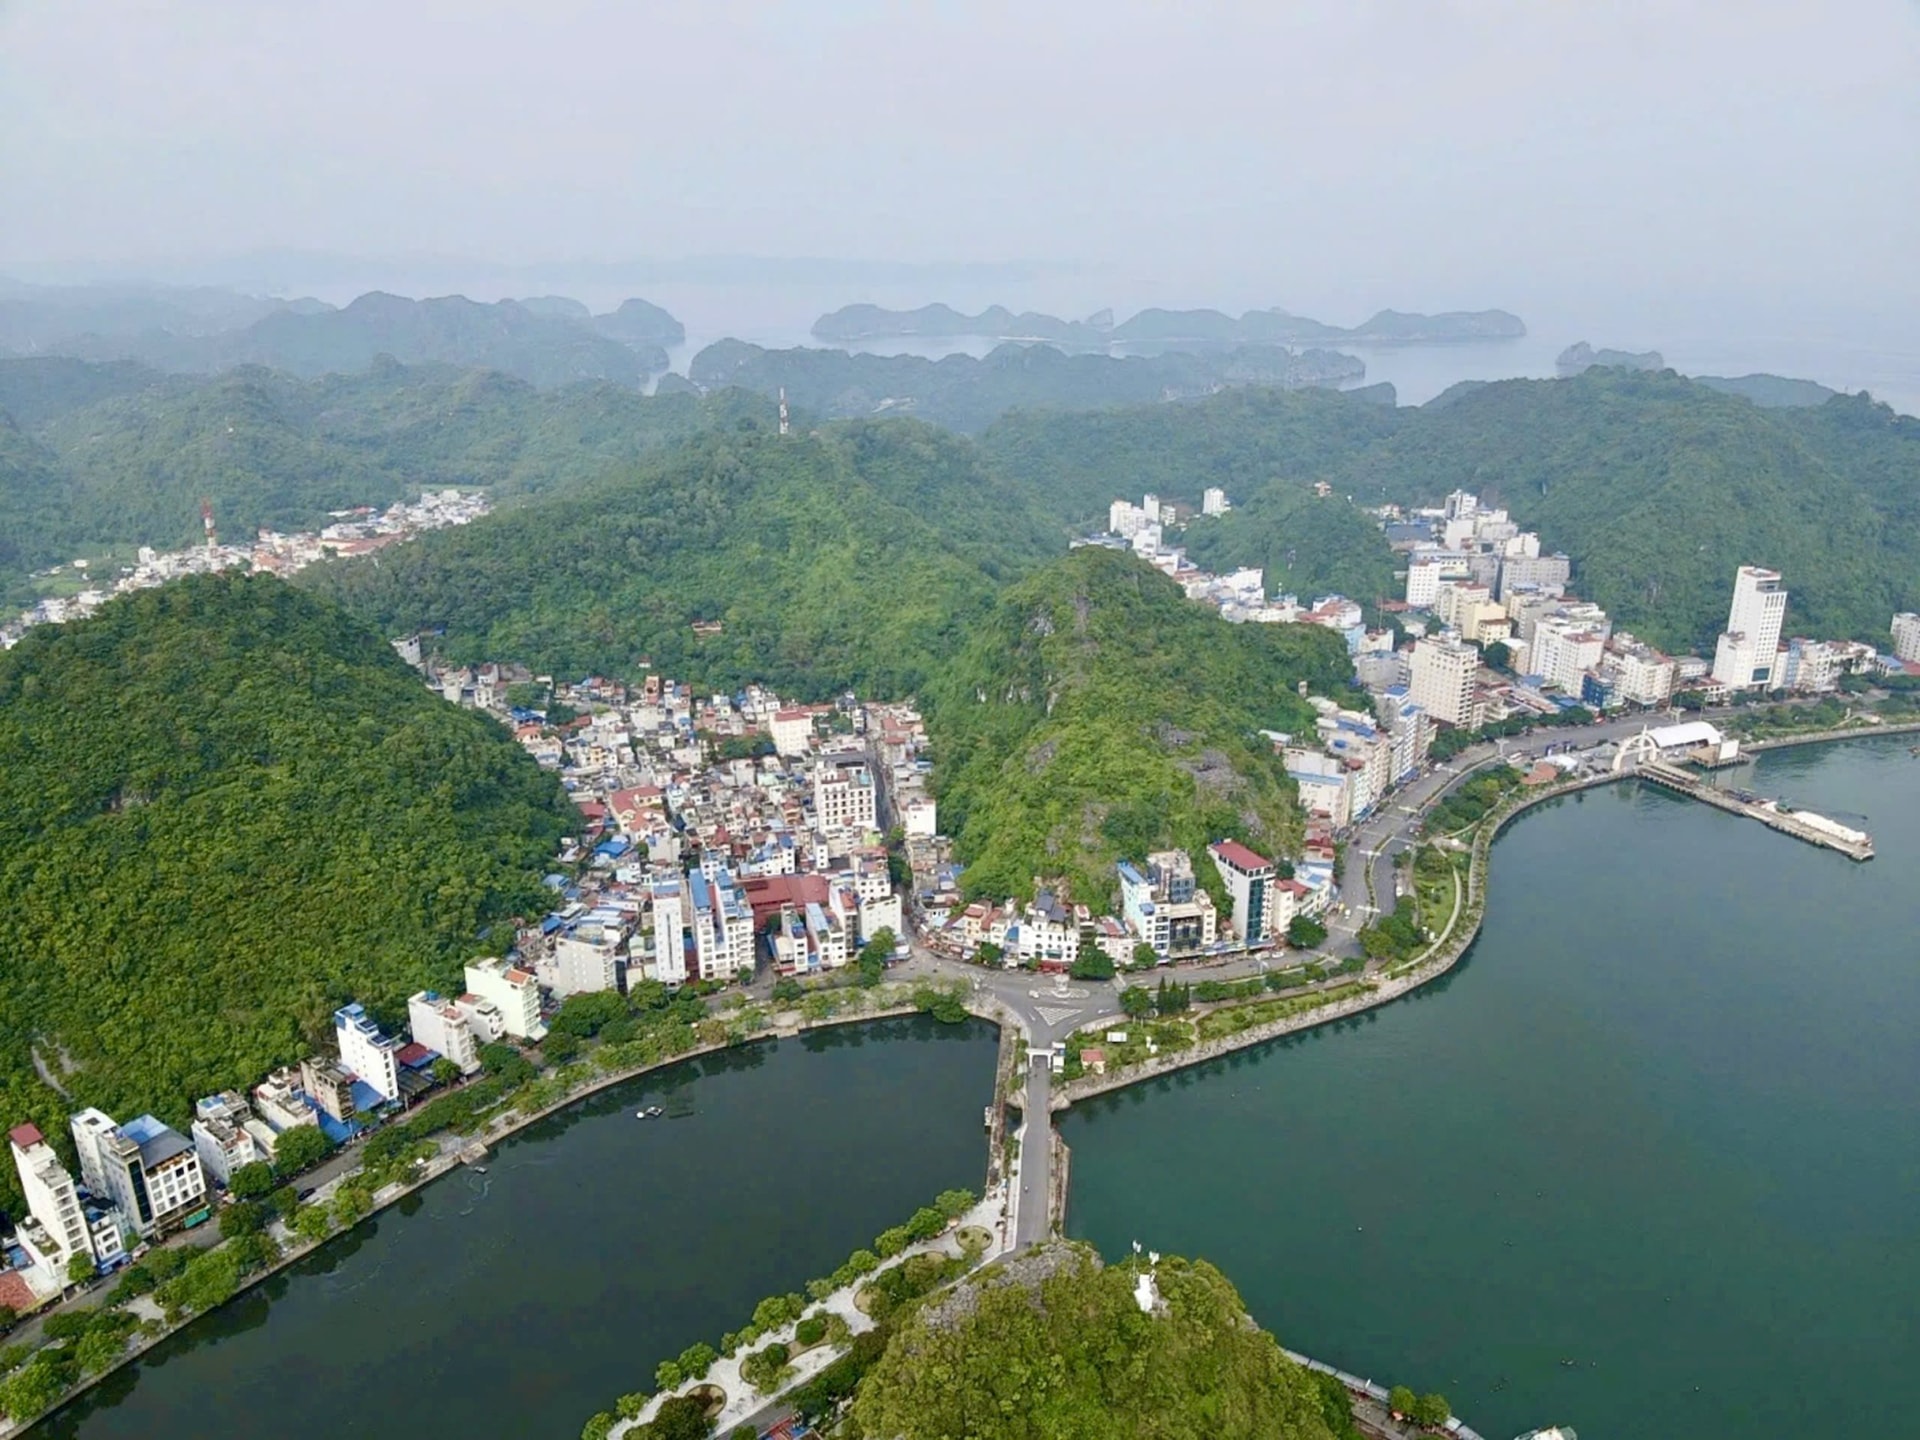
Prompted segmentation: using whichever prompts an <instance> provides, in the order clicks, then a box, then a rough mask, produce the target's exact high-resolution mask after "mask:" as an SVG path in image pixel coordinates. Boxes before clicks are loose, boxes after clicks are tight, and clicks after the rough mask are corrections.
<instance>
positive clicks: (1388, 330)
mask: <svg viewBox="0 0 1920 1440" xmlns="http://www.w3.org/2000/svg"><path fill="white" fill-rule="evenodd" d="M1526 333H1527V327H1526V326H1525V325H1524V324H1523V323H1522V322H1521V320H1520V317H1519V316H1517V315H1510V314H1508V313H1507V312H1506V311H1505V310H1454V311H1449V312H1447V313H1445V314H1440V315H1421V314H1417V313H1408V312H1405V311H1400V310H1382V311H1380V312H1378V313H1377V314H1375V315H1374V316H1373V317H1372V318H1371V319H1369V320H1366V321H1364V322H1363V323H1361V324H1359V325H1355V326H1353V327H1351V328H1347V327H1344V326H1340V325H1327V324H1323V323H1322V322H1321V321H1318V320H1312V319H1309V318H1308V317H1306V316H1304V315H1292V314H1289V313H1288V312H1287V311H1285V310H1280V309H1272V310H1249V311H1247V312H1246V313H1245V314H1244V315H1242V316H1240V317H1239V318H1238V319H1235V318H1234V317H1233V316H1231V315H1228V314H1226V313H1224V312H1223V311H1219V310H1142V311H1141V312H1140V313H1139V314H1137V315H1134V316H1131V317H1129V318H1128V319H1126V320H1123V321H1121V322H1120V323H1119V324H1118V325H1116V324H1114V323H1113V312H1112V311H1111V310H1102V311H1101V312H1100V313H1099V314H1097V315H1092V316H1089V317H1088V318H1087V319H1085V320H1062V319H1060V318H1059V317H1058V316H1055V315H1039V314H1035V313H1033V312H1032V311H1026V312H1023V313H1022V314H1019V315H1016V314H1014V313H1013V312H1012V311H1011V310H1009V309H1007V308H1006V306H1004V305H989V306H988V307H987V308H986V309H984V310H982V311H981V312H980V313H979V314H978V315H967V314H964V313H962V312H961V311H958V310H955V309H954V308H953V307H952V306H950V305H937V304H936V305H923V306H921V307H920V308H919V309H918V310H888V309H885V308H884V307H882V306H879V305H844V306H842V307H841V308H840V309H838V310H835V311H833V312H832V313H831V314H828V315H822V316H821V317H820V318H819V319H818V320H816V321H814V322H813V334H814V335H815V337H816V338H818V339H821V340H827V341H832V342H836V343H840V344H847V343H851V342H855V341H860V340H877V339H891V338H898V337H905V336H931V337H937V338H950V339H958V338H979V339H988V340H1045V341H1049V342H1051V343H1053V344H1057V345H1066V346H1069V347H1077V348H1083V349H1085V348H1105V347H1106V346H1108V345H1141V344H1147V345H1206V346H1214V345H1321V344H1332V343H1338V342H1340V341H1347V342H1350V343H1360V342H1366V343H1370V344H1382V345H1421V344H1450V343H1458V342H1460V341H1464V340H1511V339H1517V338H1518V337H1520V336H1522V335H1525V334H1526Z"/></svg>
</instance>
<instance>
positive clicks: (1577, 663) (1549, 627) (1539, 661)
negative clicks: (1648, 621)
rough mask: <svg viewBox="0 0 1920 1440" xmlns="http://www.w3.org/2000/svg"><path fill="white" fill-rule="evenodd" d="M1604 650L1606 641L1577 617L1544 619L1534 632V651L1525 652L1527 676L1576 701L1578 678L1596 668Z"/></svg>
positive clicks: (1559, 616)
mask: <svg viewBox="0 0 1920 1440" xmlns="http://www.w3.org/2000/svg"><path fill="white" fill-rule="evenodd" d="M1605 648H1606V637H1605V636H1603V635H1600V634H1598V633H1597V632H1595V631H1593V630H1591V629H1589V628H1587V626H1586V624H1585V622H1584V620H1583V619H1581V618H1580V617H1576V616H1571V615H1545V616H1542V617H1541V619H1540V621H1539V623H1538V624H1537V625H1535V626H1534V629H1533V647H1532V649H1531V650H1530V651H1529V652H1528V664H1529V666H1530V667H1531V669H1530V673H1532V674H1535V675H1538V676H1540V677H1541V679H1542V680H1543V681H1544V682H1545V683H1546V684H1547V685H1549V686H1551V687H1553V688H1554V689H1556V690H1559V691H1561V692H1563V693H1564V694H1568V695H1572V696H1574V697H1575V698H1576V699H1577V698H1578V697H1579V695H1580V684H1581V677H1582V676H1584V675H1585V674H1586V673H1587V672H1588V671H1589V670H1597V669H1598V668H1599V666H1600V655H1601V652H1602V651H1603V650H1605Z"/></svg>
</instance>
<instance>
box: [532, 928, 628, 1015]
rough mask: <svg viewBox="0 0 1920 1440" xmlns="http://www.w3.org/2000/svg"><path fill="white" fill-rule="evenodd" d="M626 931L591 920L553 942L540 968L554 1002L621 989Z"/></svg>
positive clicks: (541, 976)
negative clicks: (549, 952)
mask: <svg viewBox="0 0 1920 1440" xmlns="http://www.w3.org/2000/svg"><path fill="white" fill-rule="evenodd" d="M626 939H627V937H626V932H625V931H624V930H622V929H621V928H620V927H619V926H618V925H615V924H609V923H607V922H604V921H593V920H590V921H588V922H586V923H584V924H580V925H576V926H574V927H573V929H572V930H570V931H569V932H568V933H567V934H565V935H562V936H560V937H559V938H558V939H557V940H555V941H554V946H553V953H552V954H551V955H549V956H548V957H547V959H546V962H545V963H544V964H542V965H541V966H540V967H539V973H540V978H541V979H543V980H544V981H545V982H546V985H547V988H548V989H549V990H551V991H552V992H553V996H554V999H556V1000H564V999H566V998H567V996H569V995H583V994H589V993H592V992H595V991H600V990H617V989H619V988H620V971H621V968H622V964H621V962H622V958H623V957H622V951H623V949H624V947H625V945H626Z"/></svg>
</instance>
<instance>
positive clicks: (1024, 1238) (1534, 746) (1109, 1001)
mask: <svg viewBox="0 0 1920 1440" xmlns="http://www.w3.org/2000/svg"><path fill="white" fill-rule="evenodd" d="M1730 713H1732V712H1731V711H1730V710H1717V711H1702V712H1698V713H1695V714H1690V715H1687V716H1685V717H1680V716H1674V715H1634V716H1631V717H1625V718H1621V719H1617V720H1602V721H1600V722H1599V723H1597V724H1594V725H1583V726H1580V727H1578V728H1574V727H1559V728H1547V729H1542V730H1536V731H1534V732H1533V733H1532V734H1530V735H1520V736H1515V737H1513V738H1512V739H1507V740H1500V741H1495V742H1492V743H1489V744H1482V745H1475V746H1471V747H1469V748H1468V749H1466V750H1463V751H1461V752H1460V753H1459V754H1458V755H1456V756H1454V757H1453V758H1452V759H1451V760H1448V761H1447V762H1445V763H1444V764H1441V765H1437V766H1435V767H1434V768H1433V769H1431V770H1428V771H1425V772H1423V773H1421V774H1419V775H1417V776H1415V778H1414V779H1412V780H1410V781H1408V782H1406V783H1405V784H1403V785H1402V786H1401V787H1400V788H1399V789H1397V790H1395V791H1394V792H1393V793H1392V794H1391V795H1389V796H1388V797H1387V803H1386V804H1385V805H1384V806H1382V807H1381V808H1380V809H1379V810H1378V811H1376V812H1375V813H1374V814H1373V815H1371V816H1369V817H1368V818H1367V819H1365V820H1363V821H1362V822H1361V823H1360V824H1359V826H1358V827H1356V828H1355V829H1353V830H1352V831H1350V832H1349V833H1347V834H1346V835H1345V836H1344V837H1342V838H1343V839H1344V842H1345V850H1344V853H1343V854H1342V856H1341V861H1340V868H1339V873H1338V875H1337V877H1336V878H1337V880H1338V884H1339V891H1340V897H1341V899H1340V909H1339V912H1338V913H1336V914H1335V915H1333V916H1332V917H1331V918H1330V919H1329V921H1328V925H1327V944H1326V946H1325V947H1324V948H1325V950H1326V951H1327V952H1328V953H1330V954H1336V955H1350V954H1357V953H1359V949H1360V945H1359V939H1358V934H1359V931H1360V930H1361V929H1362V928H1363V927H1364V926H1365V925H1366V924H1367V922H1368V921H1369V920H1371V919H1372V918H1373V916H1374V915H1375V914H1376V913H1378V912H1380V911H1382V910H1389V911H1390V910H1392V908H1393V905H1394V900H1395V886H1396V883H1397V876H1396V873H1395V869H1394V857H1395V856H1396V855H1398V854H1399V853H1400V852H1402V851H1404V850H1410V849H1412V848H1414V847H1415V846H1416V845H1417V844H1418V843H1419V839H1420V827H1421V824H1422V822H1423V820H1424V817H1425V814H1426V812H1427V810H1429V809H1430V808H1431V807H1432V806H1433V805H1434V804H1435V803H1436V802H1438V801H1439V800H1440V799H1441V798H1443V797H1444V796H1445V795H1446V793H1447V792H1448V791H1449V790H1451V789H1452V788H1453V787H1454V786H1456V785H1458V784H1460V783H1461V782H1462V781H1463V780H1465V779H1466V778H1467V777H1468V776H1469V775H1471V774H1472V773H1473V772H1474V771H1476V770H1478V769H1480V768H1482V767H1483V766H1486V765H1488V764H1491V763H1493V762H1495V761H1498V760H1501V759H1503V758H1505V759H1512V760H1520V761H1526V762H1531V761H1534V760H1538V759H1540V758H1541V757H1542V756H1544V755H1546V754H1547V753H1548V752H1549V751H1551V752H1554V753H1562V752H1566V751H1584V750H1590V749H1592V748H1594V747H1595V746H1599V745H1603V744H1606V743H1608V742H1610V741H1618V740H1623V739H1625V738H1626V737H1628V736H1630V735H1637V734H1639V733H1640V731H1641V730H1643V729H1645V728H1647V727H1649V726H1654V725H1662V724H1673V723H1677V721H1678V720H1680V719H1681V718H1685V719H1690V720H1691V719H1712V718H1714V717H1716V716H1720V715H1726V714H1730ZM910 944H911V948H912V958H911V959H910V960H908V961H907V962H906V964H905V965H904V966H903V967H902V969H903V971H904V972H905V973H907V974H913V973H919V974H923V975H933V976H937V977H939V978H943V979H951V978H954V977H955V976H961V977H964V978H966V979H967V980H968V981H969V983H970V984H971V985H972V986H973V990H974V994H975V996H976V998H988V997H990V998H992V999H993V1000H997V1001H998V1002H1000V1004H1001V1006H1002V1007H1004V1008H1005V1009H1006V1010H1007V1011H1010V1012H1011V1013H1012V1015H1013V1017H1014V1019H1015V1022H1016V1023H1017V1024H1018V1026H1019V1027H1020V1029H1021V1030H1022V1032H1023V1034H1024V1035H1025V1037H1026V1040H1027V1042H1028V1046H1029V1053H1028V1060H1027V1075H1026V1083H1025V1086H1024V1090H1023V1095H1022V1099H1021V1102H1020V1103H1021V1107H1022V1111H1023V1115H1024V1118H1025V1122H1026V1123H1025V1126H1024V1128H1023V1131H1022V1134H1021V1142H1020V1157H1019V1165H1018V1169H1017V1170H1016V1172H1015V1175H1014V1178H1013V1183H1014V1185H1015V1193H1014V1204H1015V1244H1016V1247H1017V1248H1024V1247H1025V1246H1028V1245H1031V1244H1033V1243H1034V1242H1035V1241H1038V1240H1042V1239H1044V1238H1046V1235H1047V1231H1048V1227H1049V1221H1050V1217H1051V1206H1050V1204H1049V1193H1050V1190H1051V1187H1052V1185H1053V1183H1054V1177H1053V1122H1052V1115H1051V1109H1050V1107H1051V1102H1052V1098H1053V1089H1052V1075H1051V1073H1050V1072H1049V1070H1048V1065H1047V1057H1048V1053H1049V1052H1050V1050H1051V1048H1052V1046H1053V1044H1054V1042H1055V1041H1057V1040H1060V1039H1063V1038H1064V1037H1065V1036H1067V1035H1068V1034H1070V1033H1072V1032H1073V1031H1075V1030H1079V1029H1082V1028H1084V1027H1086V1026H1088V1025H1090V1024H1092V1023H1094V1022H1096V1021H1100V1020H1105V1019H1118V1018H1119V1015H1120V1009H1119V989H1120V988H1121V987H1122V986H1123V985H1125V984H1126V983H1128V981H1127V978H1126V977H1124V976H1122V977H1120V978H1119V979H1117V980H1115V981H1113V982H1111V983H1109V982H1101V981H1070V982H1065V983H1064V984H1061V983H1055V982H1052V981H1049V980H1044V979H1041V978H1039V977H1036V976H1035V975H1033V974H1031V973H1029V972H1025V971H1018V970H1015V971H1004V970H984V969H982V968H981V967H980V966H977V965H971V964H967V963H965V962H963V961H957V960H949V959H946V958H944V957H941V956H938V955H935V954H934V953H933V952H932V951H930V950H928V949H926V948H925V947H924V946H922V945H920V944H919V942H918V941H917V940H916V941H910ZM1270 963H1271V962H1270V961H1268V960H1266V959H1263V958H1259V957H1252V956H1240V957H1237V958H1229V959H1221V960H1214V961H1211V962H1203V963H1202V964H1200V965H1199V966H1196V967H1192V968H1198V969H1202V970H1204V971H1205V972H1206V977H1207V978H1208V979H1221V980H1228V979H1234V978H1237V977H1240V976H1244V975H1252V974H1257V973H1259V972H1261V971H1263V970H1265V969H1266V968H1268V965H1269V964H1270Z"/></svg>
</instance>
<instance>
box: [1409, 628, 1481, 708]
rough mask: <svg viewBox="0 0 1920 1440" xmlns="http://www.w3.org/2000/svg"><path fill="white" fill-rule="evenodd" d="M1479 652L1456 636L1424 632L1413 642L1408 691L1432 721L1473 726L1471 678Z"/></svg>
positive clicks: (1477, 666)
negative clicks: (1425, 634)
mask: <svg viewBox="0 0 1920 1440" xmlns="http://www.w3.org/2000/svg"><path fill="white" fill-rule="evenodd" d="M1479 669H1480V652H1479V651H1478V650H1476V649H1474V648H1473V647H1472V646H1471V645H1468V644H1465V643H1463V642H1462V641H1461V640H1460V639H1459V638H1458V637H1457V636H1452V635H1447V634H1441V635H1427V636H1423V637H1421V638H1420V639H1418V640H1416V641H1414V642H1413V657H1412V660H1411V662H1410V664H1409V670H1410V672H1411V677H1412V678H1411V683H1410V684H1409V685H1408V687H1407V688H1408V693H1409V695H1410V696H1411V698H1412V700H1413V703H1414V704H1416V705H1418V706H1419V707H1420V708H1421V709H1422V710H1424V711H1426V713H1427V714H1428V715H1429V716H1431V717H1432V718H1433V719H1435V720H1439V721H1442V722H1443V723H1445V724H1448V725H1458V726H1461V727H1462V728H1465V729H1469V730H1470V729H1473V728H1474V727H1475V726H1477V725H1478V724H1479V723H1480V718H1479V712H1478V707H1477V706H1476V705H1475V703H1474V694H1473V680H1474V676H1475V675H1476V674H1477V673H1478V672H1479Z"/></svg>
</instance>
